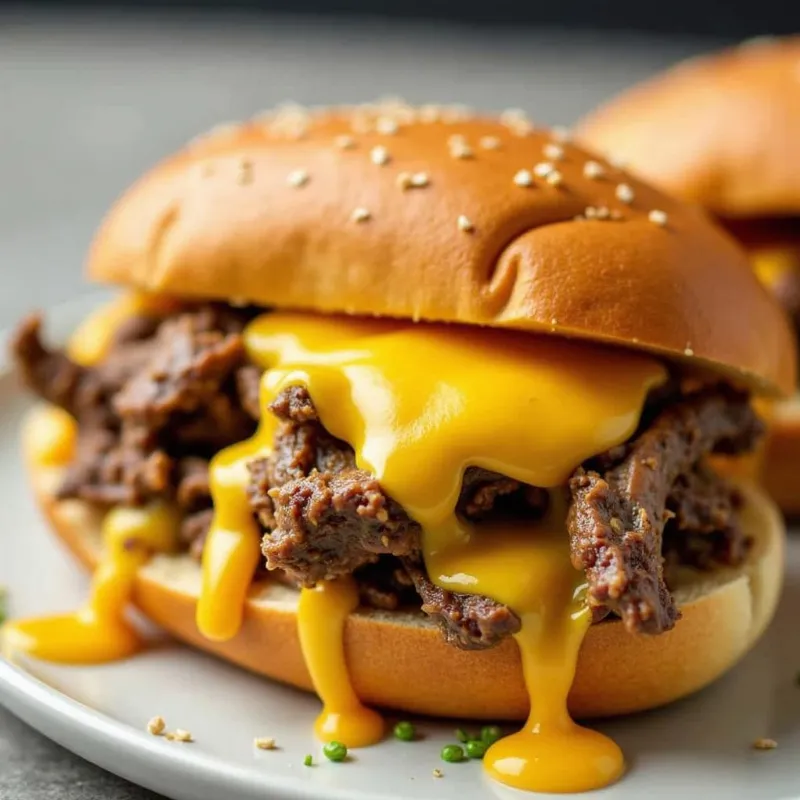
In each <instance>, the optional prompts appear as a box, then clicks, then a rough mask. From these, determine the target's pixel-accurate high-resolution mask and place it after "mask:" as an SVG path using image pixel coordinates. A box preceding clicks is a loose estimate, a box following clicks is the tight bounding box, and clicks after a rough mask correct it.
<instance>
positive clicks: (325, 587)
mask: <svg viewBox="0 0 800 800" xmlns="http://www.w3.org/2000/svg"><path fill="white" fill-rule="evenodd" d="M358 602H359V601H358V587H357V586H356V584H355V581H354V580H353V579H352V578H339V579H338V580H335V581H322V582H320V583H319V584H318V585H317V586H316V587H314V588H313V589H303V590H302V591H301V593H300V606H299V608H298V612H297V619H298V627H299V633H300V645H301V647H302V648H303V657H304V658H305V660H306V663H307V664H309V667H310V670H311V672H312V675H313V678H314V688H315V689H316V691H317V694H318V695H319V696H320V697H321V698H322V699H323V702H324V707H323V709H322V713H321V714H320V715H319V717H317V721H316V723H315V725H314V730H315V731H316V734H317V736H318V737H319V738H320V739H321V740H322V741H323V742H345V743H346V744H347V746H348V747H365V746H367V745H370V744H374V743H375V742H377V741H380V739H381V738H382V737H383V731H384V725H383V717H381V715H380V714H378V713H377V712H376V711H373V710H372V709H370V708H366V707H365V706H364V705H363V704H362V703H361V701H360V700H359V699H358V695H357V694H356V693H355V691H354V690H353V686H352V684H351V683H350V675H349V674H348V671H347V660H346V658H345V651H344V628H345V623H346V622H347V617H348V616H349V615H350V614H351V613H352V612H353V611H355V610H356V609H357V608H358Z"/></svg>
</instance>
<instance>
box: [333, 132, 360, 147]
mask: <svg viewBox="0 0 800 800" xmlns="http://www.w3.org/2000/svg"><path fill="white" fill-rule="evenodd" d="M333 141H334V143H335V144H336V146H337V147H338V148H339V149H340V150H352V149H353V148H354V147H355V146H356V140H355V139H354V138H353V137H352V136H348V135H347V134H346V133H345V134H342V135H341V136H337V137H336V138H335V139H334V140H333Z"/></svg>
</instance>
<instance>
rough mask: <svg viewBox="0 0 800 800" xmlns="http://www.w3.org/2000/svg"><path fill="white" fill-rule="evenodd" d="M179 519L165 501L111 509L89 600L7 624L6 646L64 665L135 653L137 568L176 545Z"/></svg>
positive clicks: (5, 633)
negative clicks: (132, 616)
mask: <svg viewBox="0 0 800 800" xmlns="http://www.w3.org/2000/svg"><path fill="white" fill-rule="evenodd" d="M179 522H180V518H179V515H178V513H177V510H176V509H174V508H172V507H170V506H168V505H166V504H163V503H154V504H151V505H149V506H146V507H144V508H125V507H118V508H114V509H112V510H111V511H109V512H108V513H107V514H106V516H105V518H104V519H103V555H102V557H101V560H100V563H99V564H98V565H97V568H96V570H95V572H94V575H93V577H92V585H91V589H90V592H89V599H88V601H87V602H86V604H85V605H84V606H83V607H81V608H80V609H78V610H77V611H75V612H73V613H70V614H62V615H59V616H53V617H38V618H34V619H27V620H19V621H15V622H12V623H9V624H8V625H7V626H6V627H5V628H4V631H3V645H4V648H5V649H6V650H7V652H9V653H11V654H16V653H25V654H26V655H29V656H33V657H34V658H41V659H43V660H45V661H55V662H60V663H66V664H99V663H103V662H106V661H117V660H118V659H121V658H126V657H127V656H130V655H133V654H134V653H136V652H137V651H138V650H139V649H140V648H141V645H142V642H141V639H140V637H139V634H138V633H137V632H136V630H135V628H134V627H133V626H132V625H131V623H130V622H129V621H128V620H127V618H126V616H125V613H126V610H127V607H128V604H129V602H130V600H131V598H132V595H133V588H134V581H135V578H136V572H137V570H138V569H139V567H141V566H142V565H143V564H144V563H145V562H146V561H147V559H148V558H150V556H151V555H152V554H153V553H154V552H171V551H173V550H174V549H175V545H176V542H177V535H178V526H179Z"/></svg>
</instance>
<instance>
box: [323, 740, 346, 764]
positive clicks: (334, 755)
mask: <svg viewBox="0 0 800 800" xmlns="http://www.w3.org/2000/svg"><path fill="white" fill-rule="evenodd" d="M322 752H323V753H324V754H325V758H327V759H328V760H329V761H344V760H345V759H346V758H347V747H346V746H345V745H343V744H342V743H341V742H328V743H327V744H326V745H325V747H323V748H322Z"/></svg>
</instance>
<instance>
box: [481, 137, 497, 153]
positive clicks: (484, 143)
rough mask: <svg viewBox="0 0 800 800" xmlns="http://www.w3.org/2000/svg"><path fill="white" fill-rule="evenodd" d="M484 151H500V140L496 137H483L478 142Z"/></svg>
mask: <svg viewBox="0 0 800 800" xmlns="http://www.w3.org/2000/svg"><path fill="white" fill-rule="evenodd" d="M478 144H480V146H481V147H482V148H483V149H484V150H499V149H500V140H499V139H498V138H497V137H496V136H481V138H480V141H479V142H478Z"/></svg>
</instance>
